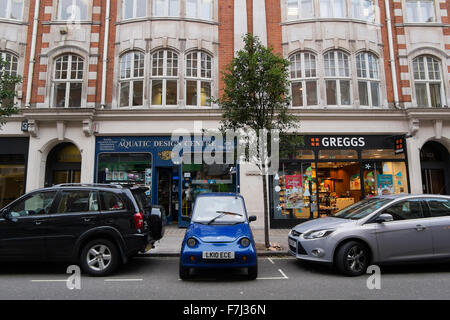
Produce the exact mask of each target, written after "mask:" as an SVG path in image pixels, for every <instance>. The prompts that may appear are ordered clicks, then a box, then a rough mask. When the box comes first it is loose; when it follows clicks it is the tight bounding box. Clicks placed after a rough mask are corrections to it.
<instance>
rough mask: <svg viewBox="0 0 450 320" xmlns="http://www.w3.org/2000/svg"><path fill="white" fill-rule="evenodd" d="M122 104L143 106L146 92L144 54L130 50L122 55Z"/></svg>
mask: <svg viewBox="0 0 450 320" xmlns="http://www.w3.org/2000/svg"><path fill="white" fill-rule="evenodd" d="M119 86H120V90H119V92H120V98H119V99H120V106H121V107H129V106H142V104H143V94H144V54H142V53H141V52H138V51H134V52H128V53H126V54H124V55H123V56H122V57H120V80H119Z"/></svg>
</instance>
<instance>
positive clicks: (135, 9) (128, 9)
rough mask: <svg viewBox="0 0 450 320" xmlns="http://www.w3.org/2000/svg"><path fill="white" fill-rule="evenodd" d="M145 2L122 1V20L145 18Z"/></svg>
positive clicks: (134, 0)
mask: <svg viewBox="0 0 450 320" xmlns="http://www.w3.org/2000/svg"><path fill="white" fill-rule="evenodd" d="M146 10H147V1H146V0H123V4H122V19H124V20H125V19H135V18H142V17H145V16H146V14H147V12H146Z"/></svg>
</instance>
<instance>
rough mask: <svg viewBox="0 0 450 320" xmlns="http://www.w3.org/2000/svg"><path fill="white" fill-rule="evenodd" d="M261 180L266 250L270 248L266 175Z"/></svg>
mask: <svg viewBox="0 0 450 320" xmlns="http://www.w3.org/2000/svg"><path fill="white" fill-rule="evenodd" d="M261 177H262V180H263V196H264V244H265V246H266V248H269V247H270V240H269V208H268V206H267V175H266V174H264V172H263V174H262V176H261Z"/></svg>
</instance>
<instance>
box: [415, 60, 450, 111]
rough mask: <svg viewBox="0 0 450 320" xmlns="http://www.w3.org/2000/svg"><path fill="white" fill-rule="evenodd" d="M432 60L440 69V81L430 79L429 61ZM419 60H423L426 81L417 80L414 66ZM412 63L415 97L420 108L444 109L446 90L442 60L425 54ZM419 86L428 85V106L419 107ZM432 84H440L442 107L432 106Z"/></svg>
mask: <svg viewBox="0 0 450 320" xmlns="http://www.w3.org/2000/svg"><path fill="white" fill-rule="evenodd" d="M428 58H430V59H432V63H433V64H434V62H437V66H438V68H439V80H436V79H430V74H429V69H428V61H427V59H428ZM418 59H423V60H422V61H423V66H424V69H423V72H424V74H425V79H416V75H415V73H416V72H415V69H414V64H415V61H416V60H418ZM411 63H412V68H411V70H412V73H411V75H412V78H413V82H414V97H415V99H416V105H417V107H418V108H442V106H443V105H444V104H445V91H444V90H445V89H444V81H443V76H444V75H443V72H442V60H440V59H438V58H437V57H435V56H433V55H430V54H423V55H419V56H416V57H415V58H413V59H412V60H411ZM420 72H421V71H420V69H419V73H420ZM417 84H422V85H423V84H425V85H426V91H427V96H426V99H427V104H428V105H426V106H419V103H418V101H419V99H418V94H417ZM430 84H439V86H440V90H439V99H440V103H441V105H440V106H433V105H432V104H431V89H430Z"/></svg>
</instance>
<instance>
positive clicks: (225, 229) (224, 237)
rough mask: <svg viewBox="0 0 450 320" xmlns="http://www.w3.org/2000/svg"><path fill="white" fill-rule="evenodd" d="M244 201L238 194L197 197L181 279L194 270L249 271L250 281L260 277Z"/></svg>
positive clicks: (183, 249) (184, 248)
mask: <svg viewBox="0 0 450 320" xmlns="http://www.w3.org/2000/svg"><path fill="white" fill-rule="evenodd" d="M255 220H256V217H255V216H251V217H247V211H246V209H245V203H244V198H243V197H242V196H241V195H239V194H237V193H203V194H200V195H198V196H197V198H196V200H195V203H194V209H193V213H192V219H191V223H190V224H189V227H188V228H187V230H186V234H185V236H184V239H183V243H182V245H181V256H180V278H181V279H186V278H188V277H189V271H190V269H191V268H247V269H248V278H249V279H256V277H257V275H258V264H257V255H256V248H255V241H254V240H253V235H252V232H251V230H250V225H249V222H251V221H255Z"/></svg>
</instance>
